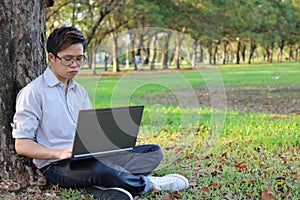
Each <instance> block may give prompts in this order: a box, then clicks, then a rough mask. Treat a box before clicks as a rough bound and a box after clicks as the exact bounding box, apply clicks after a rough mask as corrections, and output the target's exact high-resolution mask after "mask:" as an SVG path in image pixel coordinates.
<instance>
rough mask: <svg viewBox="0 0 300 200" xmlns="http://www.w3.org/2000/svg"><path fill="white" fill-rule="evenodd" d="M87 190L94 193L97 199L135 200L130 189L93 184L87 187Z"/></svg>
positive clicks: (91, 193)
mask: <svg viewBox="0 0 300 200" xmlns="http://www.w3.org/2000/svg"><path fill="white" fill-rule="evenodd" d="M85 192H86V193H88V194H90V195H93V197H94V199H96V200H133V197H132V195H131V194H130V193H129V192H128V191H126V190H124V189H122V188H117V187H112V188H105V187H101V186H93V187H89V188H86V189H85Z"/></svg>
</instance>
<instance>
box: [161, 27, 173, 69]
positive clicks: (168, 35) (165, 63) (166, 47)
mask: <svg viewBox="0 0 300 200" xmlns="http://www.w3.org/2000/svg"><path fill="white" fill-rule="evenodd" d="M170 38H171V33H169V32H166V35H165V41H164V44H163V49H162V56H161V64H162V66H163V69H168V53H169V42H170Z"/></svg>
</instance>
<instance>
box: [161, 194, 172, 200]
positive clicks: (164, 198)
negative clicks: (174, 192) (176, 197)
mask: <svg viewBox="0 0 300 200" xmlns="http://www.w3.org/2000/svg"><path fill="white" fill-rule="evenodd" d="M163 200H172V197H171V195H170V194H169V193H165V194H164V197H163Z"/></svg>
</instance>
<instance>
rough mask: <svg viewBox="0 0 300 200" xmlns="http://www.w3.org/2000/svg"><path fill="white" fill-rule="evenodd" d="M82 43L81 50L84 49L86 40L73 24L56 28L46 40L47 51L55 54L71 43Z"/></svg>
mask: <svg viewBox="0 0 300 200" xmlns="http://www.w3.org/2000/svg"><path fill="white" fill-rule="evenodd" d="M78 43H80V44H82V46H83V51H85V49H86V41H85V38H84V36H83V34H82V33H81V32H80V31H79V30H78V29H76V28H75V27H73V26H62V27H60V28H56V29H54V30H53V32H52V33H51V34H50V35H49V37H48V41H47V51H48V53H50V52H51V53H53V54H55V55H56V54H57V53H58V52H60V51H62V50H64V49H66V48H68V47H69V46H71V45H73V44H78Z"/></svg>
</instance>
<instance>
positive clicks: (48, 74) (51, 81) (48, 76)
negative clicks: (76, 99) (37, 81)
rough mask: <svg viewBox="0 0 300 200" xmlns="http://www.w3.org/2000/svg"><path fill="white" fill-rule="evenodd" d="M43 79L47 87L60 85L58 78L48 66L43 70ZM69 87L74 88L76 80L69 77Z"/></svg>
mask: <svg viewBox="0 0 300 200" xmlns="http://www.w3.org/2000/svg"><path fill="white" fill-rule="evenodd" d="M44 79H45V81H46V83H47V85H48V86H49V87H54V86H56V85H60V84H62V83H61V82H60V81H59V80H58V79H57V77H56V76H55V74H54V73H53V72H52V71H51V69H50V67H47V69H46V70H45V73H44ZM68 87H69V88H70V89H75V88H76V82H75V81H74V80H73V79H71V80H70V81H69V86H68Z"/></svg>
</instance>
